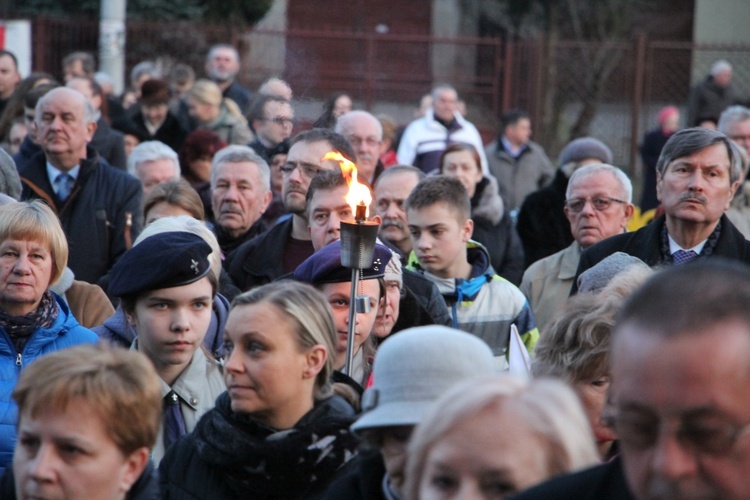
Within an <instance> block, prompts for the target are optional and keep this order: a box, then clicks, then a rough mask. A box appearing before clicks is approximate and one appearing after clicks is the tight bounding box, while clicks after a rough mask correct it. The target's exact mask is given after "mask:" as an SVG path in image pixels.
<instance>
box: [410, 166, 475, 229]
mask: <svg viewBox="0 0 750 500" xmlns="http://www.w3.org/2000/svg"><path fill="white" fill-rule="evenodd" d="M436 203H446V204H448V206H450V207H451V208H453V209H454V210H455V211H456V212H458V215H459V216H460V217H461V218H462V219H463V220H466V219H468V218H469V217H470V214H471V200H470V199H469V193H468V192H467V191H466V188H465V187H464V185H463V184H461V181H459V180H458V179H456V178H454V177H446V176H444V175H437V176H434V177H427V178H426V179H425V180H423V181H421V182H420V183H419V184H417V186H416V187H415V188H414V190H413V191H412V192H411V194H410V195H409V197H408V198H407V199H406V202H405V203H404V206H405V208H406V210H420V209H422V208H427V207H431V206H433V205H435V204H436Z"/></svg>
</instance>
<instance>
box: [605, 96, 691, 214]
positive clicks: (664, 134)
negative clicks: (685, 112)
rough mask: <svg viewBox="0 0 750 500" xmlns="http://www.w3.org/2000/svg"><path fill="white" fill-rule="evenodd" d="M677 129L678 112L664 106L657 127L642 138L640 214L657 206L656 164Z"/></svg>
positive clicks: (678, 124)
mask: <svg viewBox="0 0 750 500" xmlns="http://www.w3.org/2000/svg"><path fill="white" fill-rule="evenodd" d="M679 128H680V110H679V109H677V108H676V107H675V106H665V107H663V108H661V110H659V126H658V127H656V128H655V129H653V130H651V131H650V132H647V133H646V135H645V136H644V137H643V142H642V143H641V149H640V151H641V161H643V194H642V195H641V212H645V211H647V210H651V209H652V208H656V207H658V206H659V200H658V199H657V198H656V162H657V161H659V155H660V154H661V150H662V149H663V148H664V145H665V144H666V143H667V141H668V140H669V138H670V137H672V134H674V133H675V132H677V130H679ZM604 163H609V162H604Z"/></svg>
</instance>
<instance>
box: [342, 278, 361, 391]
mask: <svg viewBox="0 0 750 500" xmlns="http://www.w3.org/2000/svg"><path fill="white" fill-rule="evenodd" d="M358 287H359V269H357V268H356V267H353V268H352V291H351V296H350V297H349V328H347V335H346V364H345V365H344V374H345V375H346V376H348V377H351V376H352V370H353V369H354V366H353V363H354V336H355V335H356V333H355V330H356V328H357V317H356V316H357V309H356V306H357V304H356V302H357V301H356V300H355V298H356V297H357V288H358Z"/></svg>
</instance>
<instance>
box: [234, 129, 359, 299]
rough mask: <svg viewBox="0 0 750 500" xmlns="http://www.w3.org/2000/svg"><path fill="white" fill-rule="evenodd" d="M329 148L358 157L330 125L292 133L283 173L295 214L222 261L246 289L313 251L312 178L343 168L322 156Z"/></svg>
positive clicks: (285, 196) (285, 199)
mask: <svg viewBox="0 0 750 500" xmlns="http://www.w3.org/2000/svg"><path fill="white" fill-rule="evenodd" d="M329 151H338V152H339V153H341V154H342V155H344V156H345V157H346V158H348V159H349V160H350V161H354V158H355V153H354V150H353V149H352V146H351V144H349V141H347V140H346V138H345V137H343V136H342V135H340V134H337V133H335V132H333V131H332V130H326V129H319V128H316V129H311V130H307V131H305V132H302V133H300V134H297V135H296V136H295V137H294V138H292V140H291V142H290V149H289V154H288V156H287V160H286V163H285V164H284V166H283V167H281V168H282V172H283V174H284V178H283V183H282V185H281V196H282V199H283V202H284V208H285V209H286V210H287V211H288V212H289V213H291V216H290V217H288V218H286V219H283V220H281V221H280V222H278V223H277V224H276V225H275V226H273V227H272V228H270V229H269V230H268V231H266V232H265V233H263V234H261V235H259V236H257V237H256V238H253V239H252V240H250V241H248V242H245V243H243V244H242V245H240V246H239V247H238V248H237V249H236V250H235V251H234V252H232V253H231V254H229V256H228V257H227V259H226V260H225V261H224V268H225V269H226V270H227V272H228V273H229V276H230V277H231V278H232V281H233V282H234V284H235V285H236V286H237V287H238V288H240V289H241V290H242V291H247V290H250V289H251V288H255V287H258V286H261V285H265V284H266V283H269V282H271V281H273V280H274V279H276V278H278V277H280V276H283V275H285V274H289V273H291V272H293V271H294V270H295V269H296V268H297V266H299V265H300V264H301V263H302V262H303V261H304V260H305V259H307V257H309V256H310V255H312V254H313V251H314V250H313V246H312V243H311V242H310V233H309V231H308V222H307V213H306V209H307V203H306V201H305V197H306V196H307V188H308V187H309V186H310V181H311V180H312V179H313V177H315V175H316V174H317V173H318V172H320V171H322V170H333V169H337V168H340V167H339V164H338V163H337V162H335V161H333V160H326V161H322V158H323V156H324V155H325V154H326V153H328V152H329Z"/></svg>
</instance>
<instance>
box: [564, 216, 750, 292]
mask: <svg viewBox="0 0 750 500" xmlns="http://www.w3.org/2000/svg"><path fill="white" fill-rule="evenodd" d="M665 221H666V218H665V216H663V215H662V216H661V217H659V218H657V219H655V220H653V221H652V222H651V223H650V224H648V225H646V226H644V227H642V228H640V229H639V230H637V231H634V232H632V233H624V234H618V235H615V236H610V237H609V238H607V239H605V240H602V241H600V242H599V243H597V244H596V245H593V246H591V247H589V248H587V249H586V250H584V251H583V253H582V254H581V260H580V261H579V262H578V269H577V270H576V278H575V280H573V286H572V289H571V294H574V293H576V292H577V291H578V286H577V281H578V277H579V276H580V275H581V273H583V272H584V271H586V270H587V269H589V268H592V267H594V266H595V265H596V264H598V263H599V262H600V261H602V260H604V259H605V258H607V257H609V256H610V255H612V254H613V253H615V252H624V253H626V254H628V255H632V256H633V257H638V258H639V259H641V260H642V261H643V262H645V263H646V264H647V265H649V266H651V267H653V266H657V265H659V264H663V257H662V252H661V230H662V227H664V224H665ZM711 257H723V258H725V259H731V260H739V261H742V262H744V263H746V264H750V241H748V240H746V239H745V237H744V236H743V235H742V233H740V232H739V230H738V229H737V228H736V227H734V225H733V224H732V223H731V222H730V221H729V219H728V218H727V216H726V215H722V216H721V234H720V235H719V241H718V242H717V243H716V247H715V248H714V251H713V253H712V254H711Z"/></svg>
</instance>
